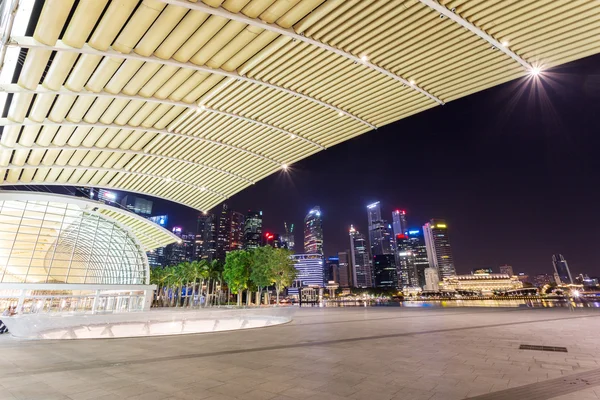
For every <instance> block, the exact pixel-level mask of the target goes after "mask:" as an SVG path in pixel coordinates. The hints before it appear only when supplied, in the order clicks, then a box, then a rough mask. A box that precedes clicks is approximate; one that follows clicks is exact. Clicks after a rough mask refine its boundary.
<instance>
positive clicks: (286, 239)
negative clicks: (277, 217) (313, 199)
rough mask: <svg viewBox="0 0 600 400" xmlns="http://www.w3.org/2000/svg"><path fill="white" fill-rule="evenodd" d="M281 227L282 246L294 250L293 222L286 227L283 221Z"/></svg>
mask: <svg viewBox="0 0 600 400" xmlns="http://www.w3.org/2000/svg"><path fill="white" fill-rule="evenodd" d="M283 227H284V228H285V233H284V234H282V235H281V242H282V243H283V247H285V248H286V249H288V250H290V251H294V245H295V242H296V240H295V239H294V224H291V225H290V226H289V228H288V225H287V223H286V222H284V223H283Z"/></svg>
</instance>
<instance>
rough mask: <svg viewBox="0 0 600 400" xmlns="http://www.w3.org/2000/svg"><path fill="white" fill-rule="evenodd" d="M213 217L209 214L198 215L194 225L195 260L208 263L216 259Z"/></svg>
mask: <svg viewBox="0 0 600 400" xmlns="http://www.w3.org/2000/svg"><path fill="white" fill-rule="evenodd" d="M216 246H217V245H216V229H215V217H214V215H213V214H210V213H202V214H200V215H198V221H197V225H196V259H198V260H206V261H208V262H211V261H213V260H214V259H216V251H217V248H216Z"/></svg>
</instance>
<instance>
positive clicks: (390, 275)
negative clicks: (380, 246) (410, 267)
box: [373, 254, 398, 289]
mask: <svg viewBox="0 0 600 400" xmlns="http://www.w3.org/2000/svg"><path fill="white" fill-rule="evenodd" d="M373 276H374V278H375V287H378V288H390V289H392V288H394V289H395V288H397V287H398V272H397V271H396V263H395V261H394V255H393V254H377V255H374V256H373Z"/></svg>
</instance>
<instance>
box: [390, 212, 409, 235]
mask: <svg viewBox="0 0 600 400" xmlns="http://www.w3.org/2000/svg"><path fill="white" fill-rule="evenodd" d="M392 226H393V228H394V236H398V235H404V234H405V233H406V231H407V230H408V226H407V224H406V211H405V210H394V211H392Z"/></svg>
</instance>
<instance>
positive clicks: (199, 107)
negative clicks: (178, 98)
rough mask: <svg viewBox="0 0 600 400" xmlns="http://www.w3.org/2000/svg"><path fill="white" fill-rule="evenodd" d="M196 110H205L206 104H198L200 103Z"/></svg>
mask: <svg viewBox="0 0 600 400" xmlns="http://www.w3.org/2000/svg"><path fill="white" fill-rule="evenodd" d="M198 110H199V111H204V110H206V106H205V105H204V104H200V105H199V106H198Z"/></svg>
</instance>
